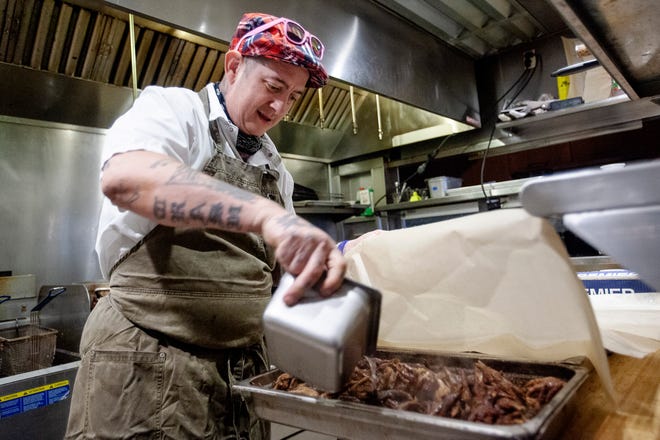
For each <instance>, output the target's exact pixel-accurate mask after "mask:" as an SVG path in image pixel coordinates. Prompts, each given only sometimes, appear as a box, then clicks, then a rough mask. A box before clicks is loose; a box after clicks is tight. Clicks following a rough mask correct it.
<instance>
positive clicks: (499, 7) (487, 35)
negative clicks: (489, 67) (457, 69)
mask: <svg viewBox="0 0 660 440" xmlns="http://www.w3.org/2000/svg"><path fill="white" fill-rule="evenodd" d="M376 1H377V3H380V4H381V5H383V6H385V7H386V8H388V9H390V10H391V11H392V12H395V13H397V14H399V15H401V16H402V17H404V18H406V19H407V20H409V21H411V22H412V23H414V24H416V25H418V26H420V27H421V28H423V29H426V30H427V31H428V32H430V33H432V34H433V35H435V36H437V37H438V38H441V39H442V40H444V41H445V42H447V43H449V44H451V45H453V46H454V47H456V48H458V49H460V50H461V51H463V52H465V53H466V54H468V55H470V56H472V57H473V58H481V57H483V56H486V55H492V54H494V53H497V52H499V51H501V50H504V49H507V48H510V47H511V46H515V45H517V44H520V43H523V42H527V41H531V40H533V39H534V38H537V37H540V36H543V35H547V34H548V33H551V32H554V31H555V30H556V23H557V21H556V20H554V19H553V20H551V21H550V25H549V26H545V25H544V24H542V23H543V21H544V13H545V12H547V11H548V10H549V11H550V12H549V15H550V16H553V15H556V13H555V12H554V10H553V9H552V8H549V7H548V5H544V6H545V9H540V10H539V9H538V4H539V3H541V4H542V3H543V2H541V1H540V0H533V1H534V2H536V5H535V7H536V8H537V13H538V14H539V15H540V18H539V19H537V18H536V17H534V16H533V15H532V14H530V12H529V11H528V10H527V9H526V7H525V5H524V4H523V3H524V1H522V2H521V1H517V0H376ZM563 27H564V28H565V26H563Z"/></svg>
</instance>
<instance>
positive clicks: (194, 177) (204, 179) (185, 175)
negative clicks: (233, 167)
mask: <svg viewBox="0 0 660 440" xmlns="http://www.w3.org/2000/svg"><path fill="white" fill-rule="evenodd" d="M165 162H166V161H157V162H155V163H154V164H152V168H156V167H157V166H160V165H159V163H162V164H165ZM165 185H188V186H199V187H202V188H208V189H211V190H213V191H216V192H219V193H225V194H229V195H231V196H232V197H234V198H236V199H238V200H241V201H244V202H251V201H254V200H255V199H256V198H257V196H256V195H255V194H253V193H251V192H249V191H245V190H241V189H239V188H237V187H235V186H233V185H231V184H229V183H227V182H223V181H220V180H215V179H213V178H210V176H207V175H205V174H203V173H200V172H199V171H195V170H193V169H191V168H190V167H188V166H186V165H179V166H177V168H176V170H174V172H173V173H172V175H171V176H170V178H169V179H168V180H167V182H165Z"/></svg>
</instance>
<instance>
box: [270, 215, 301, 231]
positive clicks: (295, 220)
mask: <svg viewBox="0 0 660 440" xmlns="http://www.w3.org/2000/svg"><path fill="white" fill-rule="evenodd" d="M277 222H278V223H279V224H280V225H282V227H283V228H284V229H289V228H300V227H303V226H307V222H305V221H304V220H303V219H301V218H300V217H298V216H296V215H293V214H290V215H287V216H284V217H280V218H279V219H277Z"/></svg>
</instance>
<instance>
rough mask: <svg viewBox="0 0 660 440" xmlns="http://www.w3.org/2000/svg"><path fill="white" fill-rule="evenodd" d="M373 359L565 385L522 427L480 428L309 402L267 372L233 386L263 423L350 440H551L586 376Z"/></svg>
mask: <svg viewBox="0 0 660 440" xmlns="http://www.w3.org/2000/svg"><path fill="white" fill-rule="evenodd" d="M376 356H378V357H384V358H386V357H389V358H392V357H398V358H399V359H401V360H402V361H405V362H418V363H427V364H434V365H447V366H454V367H455V366H460V367H469V366H471V365H473V364H474V362H475V360H476V359H480V360H482V361H483V362H485V363H486V364H487V365H488V366H490V367H492V368H495V369H496V370H498V371H501V372H502V373H503V374H504V375H505V376H506V377H507V378H509V379H510V380H513V381H520V380H529V379H533V378H536V377H542V376H554V377H558V378H560V379H563V380H565V381H566V384H565V385H564V387H563V388H562V389H561V390H560V391H559V392H558V393H557V394H556V395H555V396H554V397H553V398H552V399H551V400H550V402H548V403H547V404H545V405H544V406H543V408H541V411H540V412H539V413H538V414H536V416H534V417H533V418H531V419H529V420H527V421H526V422H525V423H521V424H518V425H489V424H486V423H478V422H468V421H464V420H457V419H451V418H446V417H438V416H432V415H426V414H420V413H416V412H411V411H403V410H396V409H390V408H382V407H377V406H372V405H367V404H363V403H354V402H348V401H341V400H336V399H324V398H314V397H309V396H302V395H297V394H293V393H289V392H286V391H280V390H275V389H273V384H274V382H275V380H276V379H277V377H278V376H279V375H280V374H281V373H282V372H281V371H279V370H273V371H270V372H267V373H264V374H261V375H259V376H256V377H253V378H251V379H247V380H245V381H242V382H240V383H239V384H237V385H234V389H236V390H238V391H240V392H241V393H242V394H243V396H245V397H246V399H247V400H248V402H249V403H250V405H251V407H252V409H253V410H254V411H255V413H256V414H257V415H258V416H259V417H261V418H263V419H266V420H270V421H272V422H276V423H282V424H285V425H288V426H294V427H298V428H301V429H305V430H308V431H314V432H318V433H323V434H327V435H331V436H333V437H338V438H350V439H352V440H372V439H390V440H410V439H415V440H431V439H447V438H451V439H484V440H485V439H552V438H561V431H562V429H563V426H564V425H565V423H566V421H567V420H568V419H569V418H570V415H571V406H572V404H573V402H574V397H575V395H576V393H577V391H578V389H579V388H580V386H581V385H582V384H583V383H584V381H585V380H586V378H587V376H588V372H589V370H588V368H586V367H584V366H579V365H573V364H564V363H562V364H559V363H551V364H548V363H535V362H524V361H515V360H506V359H497V358H490V357H487V356H477V355H472V354H424V353H411V352H395V351H391V352H384V351H378V352H376Z"/></svg>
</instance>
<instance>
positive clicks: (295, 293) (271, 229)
mask: <svg viewBox="0 0 660 440" xmlns="http://www.w3.org/2000/svg"><path fill="white" fill-rule="evenodd" d="M262 235H263V236H264V239H265V240H266V242H267V243H269V244H270V245H272V246H274V247H275V257H276V258H277V260H278V261H279V262H280V264H281V265H282V267H284V269H285V270H286V271H287V272H289V273H290V274H292V275H294V277H295V280H294V282H293V284H292V285H291V287H290V289H289V291H288V292H287V294H286V295H285V297H284V302H285V303H286V304H288V305H293V304H295V303H296V302H298V300H299V299H300V298H301V297H302V295H303V293H304V292H305V289H307V288H309V287H311V286H313V285H315V284H316V283H317V282H318V281H319V280H321V283H320V285H319V286H318V287H319V291H320V293H321V294H322V295H326V296H329V295H331V294H332V293H333V292H334V291H335V290H337V289H338V288H339V287H340V286H341V283H342V281H343V279H344V273H345V272H346V262H345V260H344V257H343V256H342V254H341V252H339V250H338V249H337V247H336V244H335V242H334V241H333V240H332V238H331V237H330V236H329V235H328V234H326V233H325V232H324V231H323V230H321V229H319V228H317V227H315V226H313V225H312V224H310V223H309V222H307V221H305V220H304V219H302V218H300V217H298V216H296V215H293V214H286V215H279V216H275V217H272V218H269V219H268V220H267V221H265V222H264V224H263V230H262ZM324 274H325V278H323V276H324ZM322 278H323V279H322Z"/></svg>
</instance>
